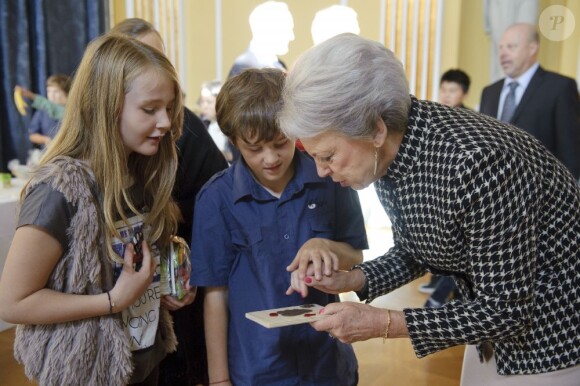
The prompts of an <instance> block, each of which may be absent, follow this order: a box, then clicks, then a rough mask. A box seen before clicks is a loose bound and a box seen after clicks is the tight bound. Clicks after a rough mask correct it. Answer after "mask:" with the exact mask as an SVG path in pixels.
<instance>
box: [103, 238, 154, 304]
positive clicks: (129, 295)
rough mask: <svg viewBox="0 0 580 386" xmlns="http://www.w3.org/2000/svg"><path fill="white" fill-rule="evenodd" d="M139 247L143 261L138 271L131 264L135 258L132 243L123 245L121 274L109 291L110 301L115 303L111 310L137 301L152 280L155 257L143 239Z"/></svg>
mask: <svg viewBox="0 0 580 386" xmlns="http://www.w3.org/2000/svg"><path fill="white" fill-rule="evenodd" d="M141 249H142V251H143V262H142V265H141V268H140V269H139V271H136V270H135V268H134V264H133V261H134V258H135V249H134V247H133V244H132V243H128V244H127V246H126V247H125V254H124V256H123V260H124V263H123V269H122V271H121V275H120V276H119V278H118V279H117V282H116V283H115V286H114V287H113V289H112V290H111V291H110V295H111V301H112V302H114V303H115V308H114V309H113V312H119V311H122V310H124V309H125V308H127V307H129V306H130V305H131V304H133V303H134V302H135V301H137V299H138V298H139V297H140V296H142V295H143V293H144V292H145V290H146V289H147V287H149V285H150V284H151V282H152V281H153V275H154V274H155V270H156V268H157V266H156V262H155V259H153V258H152V257H151V251H150V250H149V244H147V242H146V241H145V240H143V242H142V244H141Z"/></svg>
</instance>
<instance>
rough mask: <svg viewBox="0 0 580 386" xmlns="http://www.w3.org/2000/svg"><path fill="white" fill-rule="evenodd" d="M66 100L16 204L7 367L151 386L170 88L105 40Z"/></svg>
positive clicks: (163, 242) (89, 381) (136, 52)
mask: <svg viewBox="0 0 580 386" xmlns="http://www.w3.org/2000/svg"><path fill="white" fill-rule="evenodd" d="M87 90H90V92H87ZM70 96H71V98H70V101H69V102H68V107H67V114H66V115H65V117H64V119H63V121H62V125H61V129H60V131H59V133H58V134H57V136H56V137H55V138H54V140H53V141H52V143H51V146H50V147H48V149H47V152H46V154H45V155H44V157H43V158H42V160H41V162H40V165H39V168H38V170H37V171H36V172H35V173H34V175H33V176H32V178H31V179H30V181H29V182H28V183H27V185H26V186H25V188H24V189H23V192H22V196H21V204H22V207H21V209H20V214H19V221H18V228H17V230H16V232H15V235H14V239H13V241H12V245H11V246H10V250H9V252H8V257H7V261H6V265H5V266H4V270H3V273H2V278H1V279H0V318H2V319H4V320H6V321H8V322H11V323H16V324H19V326H18V327H17V331H16V339H15V343H14V355H15V357H16V359H17V360H18V361H19V362H20V363H23V364H24V368H25V372H26V375H27V376H28V377H29V378H33V379H36V380H37V381H38V382H39V383H40V384H41V385H57V384H58V385H125V384H147V385H155V384H157V373H158V371H157V368H158V364H159V362H160V361H161V360H162V359H163V358H164V357H165V355H166V354H167V353H168V352H170V351H173V350H175V346H176V339H175V334H174V332H173V327H172V321H171V316H170V315H169V313H168V312H167V310H166V309H164V308H163V307H161V306H160V296H159V295H158V294H159V291H158V288H159V255H160V253H161V251H165V250H166V249H167V248H168V245H169V242H170V236H171V235H172V234H175V231H176V229H177V218H178V210H177V207H176V205H175V203H174V202H173V200H172V199H171V191H172V188H173V183H174V180H175V174H176V170H177V152H176V147H175V141H176V139H177V138H178V137H179V135H180V132H181V126H182V121H183V106H182V92H181V89H180V87H179V82H178V77H177V74H176V72H175V69H174V68H173V66H172V65H171V63H170V62H169V60H168V59H167V58H166V57H165V55H163V53H161V52H159V51H157V50H156V49H153V48H151V47H149V46H147V45H145V44H143V43H141V42H138V41H136V40H134V39H128V38H126V37H122V36H108V35H105V36H103V37H100V38H97V39H95V40H93V41H92V42H91V43H90V44H89V45H88V47H87V49H86V51H85V54H84V57H83V59H82V61H81V63H80V65H79V67H78V70H77V71H76V75H75V81H74V84H73V87H72V89H71V93H70ZM141 234H142V235H143V237H142V238H141V237H138V235H139V236H140V235H141ZM139 239H141V240H142V242H140V243H137V242H135V245H133V242H132V241H133V240H136V241H138V240H139ZM139 251H140V253H136V252H139ZM138 255H142V261H141V264H136V263H138V259H137V256H138ZM139 266H140V268H139ZM189 299H190V300H193V298H192V297H189Z"/></svg>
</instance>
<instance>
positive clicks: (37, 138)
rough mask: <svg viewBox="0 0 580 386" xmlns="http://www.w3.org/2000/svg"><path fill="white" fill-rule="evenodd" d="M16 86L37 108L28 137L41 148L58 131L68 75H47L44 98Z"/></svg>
mask: <svg viewBox="0 0 580 386" xmlns="http://www.w3.org/2000/svg"><path fill="white" fill-rule="evenodd" d="M16 88H17V89H19V90H20V92H21V93H22V96H24V97H25V98H27V99H30V100H31V101H32V105H31V107H32V108H34V109H36V110H37V111H36V112H35V113H34V115H33V116H32V120H31V121H30V128H29V137H28V138H29V139H30V142H32V143H33V144H35V145H37V146H39V147H42V148H43V147H44V146H46V145H48V143H49V142H50V141H51V140H52V139H53V138H54V137H55V136H56V133H57V132H58V129H59V125H60V121H61V119H62V117H63V115H64V106H65V104H66V100H67V98H68V92H69V90H70V77H68V76H67V75H62V74H56V75H51V76H49V77H48V79H47V80H46V96H47V97H46V98H45V97H43V96H41V95H38V94H35V93H33V92H32V91H30V90H28V89H26V88H24V87H22V86H16Z"/></svg>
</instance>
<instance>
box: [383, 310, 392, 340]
mask: <svg viewBox="0 0 580 386" xmlns="http://www.w3.org/2000/svg"><path fill="white" fill-rule="evenodd" d="M389 327H391V310H387V328H386V329H385V334H384V335H383V344H385V342H386V341H387V339H388V338H389Z"/></svg>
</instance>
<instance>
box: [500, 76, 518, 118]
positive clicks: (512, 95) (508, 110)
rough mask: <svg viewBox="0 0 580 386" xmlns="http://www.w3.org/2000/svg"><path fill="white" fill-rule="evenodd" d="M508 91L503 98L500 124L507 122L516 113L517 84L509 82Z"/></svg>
mask: <svg viewBox="0 0 580 386" xmlns="http://www.w3.org/2000/svg"><path fill="white" fill-rule="evenodd" d="M508 87H509V88H510V91H509V92H508V94H507V95H506V97H505V101H504V102H503V110H502V112H501V117H500V118H499V119H500V121H502V122H509V121H510V120H511V119H512V116H513V115H514V111H516V88H517V87H518V82H511V83H510V84H508Z"/></svg>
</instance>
